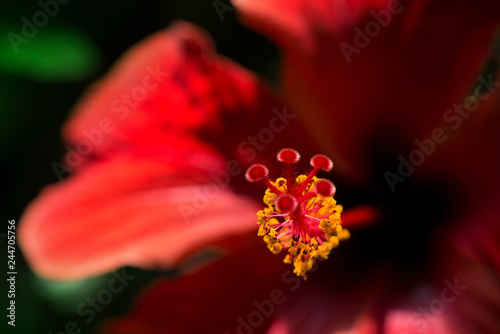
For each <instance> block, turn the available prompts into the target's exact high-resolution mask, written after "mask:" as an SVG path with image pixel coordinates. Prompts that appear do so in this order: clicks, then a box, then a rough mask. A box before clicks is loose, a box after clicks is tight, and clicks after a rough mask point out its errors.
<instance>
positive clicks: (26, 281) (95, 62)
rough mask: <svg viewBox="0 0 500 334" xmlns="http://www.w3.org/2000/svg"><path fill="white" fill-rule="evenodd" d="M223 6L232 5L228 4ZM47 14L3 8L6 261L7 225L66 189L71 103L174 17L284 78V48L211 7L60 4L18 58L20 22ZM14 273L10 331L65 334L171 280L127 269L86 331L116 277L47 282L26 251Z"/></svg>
mask: <svg viewBox="0 0 500 334" xmlns="http://www.w3.org/2000/svg"><path fill="white" fill-rule="evenodd" d="M42 2H48V1H47V0H42ZM49 2H50V1H49ZM220 3H222V4H227V5H228V6H229V2H226V1H219V4H220ZM227 8H229V7H227ZM39 11H42V7H40V5H39V3H38V1H19V0H17V1H14V0H8V1H7V0H2V2H1V4H0V150H1V157H2V166H1V167H2V174H1V175H2V180H1V184H2V199H1V201H0V203H1V204H0V205H1V208H2V211H1V212H2V217H1V218H2V220H3V224H2V225H3V226H4V227H3V228H2V230H0V242H1V247H0V249H1V250H2V254H6V255H8V253H7V240H6V233H7V226H6V225H7V222H8V220H12V219H13V220H16V223H17V222H18V221H19V218H20V216H21V214H22V212H23V210H24V208H25V207H26V205H27V204H28V203H29V202H30V201H31V200H32V199H34V198H35V197H36V196H37V194H38V193H39V191H40V190H41V189H42V188H43V187H44V186H46V185H48V184H51V183H56V182H58V178H57V176H56V174H55V172H54V170H53V168H52V166H51V164H52V163H53V162H54V161H60V160H61V157H62V155H63V153H64V144H63V142H62V140H61V136H60V129H61V126H62V124H63V123H64V121H65V120H66V118H67V117H68V115H69V112H70V110H71V108H72V106H73V105H74V104H75V103H76V102H77V100H78V98H79V96H80V95H81V94H82V92H83V91H84V90H85V88H86V87H87V86H88V85H89V84H90V83H92V82H93V81H94V80H96V79H97V78H99V77H100V76H102V75H104V74H105V73H106V71H107V69H109V67H110V66H111V65H112V64H113V63H114V62H115V61H116V60H117V59H118V58H119V57H120V55H121V54H122V53H123V52H124V51H125V50H127V49H128V48H129V47H130V46H132V45H133V44H135V43H136V42H138V41H140V40H141V39H143V38H144V37H146V36H148V35H149V34H151V33H153V32H155V31H158V30H160V29H163V28H164V27H166V26H168V25H169V24H170V23H171V22H173V21H175V20H186V21H189V22H193V23H195V24H197V25H199V26H201V27H203V28H205V29H206V30H207V31H208V32H209V34H210V35H211V36H212V37H213V39H214V40H215V43H216V45H217V51H218V52H219V53H221V54H224V55H226V56H228V57H230V58H232V59H233V60H234V61H236V62H238V63H240V64H241V65H243V66H245V67H247V68H250V69H252V70H254V71H256V72H257V73H259V74H260V75H262V76H264V77H265V78H267V79H268V80H269V81H270V82H275V81H276V76H277V73H276V72H277V68H278V65H277V64H278V58H279V55H278V52H277V51H276V49H275V48H274V47H273V46H272V44H271V43H269V42H268V41H267V40H265V39H264V38H263V37H261V36H258V35H256V34H254V33H253V32H251V31H249V30H247V29H246V28H244V27H243V26H242V25H241V24H240V23H239V22H238V21H237V17H236V13H235V11H231V10H227V11H225V12H224V13H223V17H222V19H221V17H220V15H219V14H218V13H217V11H216V9H215V8H214V1H213V0H179V1H171V0H164V1H152V0H149V1H144V0H142V1H138V0H136V1H132V0H128V1H124V0H122V1H97V0H86V1H83V0H70V1H69V2H68V3H66V4H64V5H61V4H59V8H58V12H57V13H56V14H55V15H54V16H53V17H49V18H48V20H47V23H46V24H45V25H43V26H42V27H40V28H38V32H36V34H35V35H34V36H33V37H31V38H27V41H28V42H27V43H23V44H19V46H18V52H17V53H16V52H15V50H14V47H13V46H12V44H11V42H10V41H9V37H8V36H9V33H15V34H17V35H18V36H20V37H24V36H23V35H22V28H23V26H24V25H25V23H24V22H23V21H22V18H23V17H26V18H27V19H28V20H29V21H30V22H33V16H34V15H37V14H36V13H37V12H39ZM10 36H12V35H10ZM96 233H98V231H96ZM6 255H5V256H2V257H3V259H4V260H2V262H3V263H4V264H5V265H2V268H5V272H7V271H8V270H7V260H8V259H7V256H6ZM16 269H17V272H18V275H17V279H16V298H15V300H16V327H15V328H14V327H11V326H8V325H7V321H8V319H7V318H6V314H7V312H8V311H7V310H6V307H8V303H9V299H8V298H7V292H8V287H7V285H5V283H3V284H2V291H0V294H1V295H2V298H1V299H0V300H1V301H2V302H1V305H0V306H1V307H0V308H1V309H3V310H4V311H3V312H2V314H1V318H2V323H1V326H0V328H2V333H5V332H6V333H53V334H56V333H66V331H65V326H66V324H67V323H68V322H70V321H74V322H75V323H76V324H77V325H78V328H79V329H81V330H82V331H81V332H80V333H92V332H95V331H96V328H97V327H98V326H99V324H100V323H101V322H102V320H103V319H106V318H109V317H112V316H116V315H120V314H123V313H124V312H126V310H127V309H128V308H129V306H130V303H131V301H132V300H133V296H134V295H136V294H137V292H138V291H140V288H141V286H143V285H144V284H145V283H147V282H148V281H150V280H153V279H154V278H156V277H158V276H160V275H165V274H168V273H162V272H151V271H147V272H146V271H141V270H138V269H134V268H127V269H126V270H127V271H126V272H127V274H129V275H134V276H136V279H134V280H133V281H132V282H131V283H130V284H129V285H128V286H127V287H126V288H125V289H124V290H123V292H121V293H119V294H116V295H114V296H113V299H112V301H111V302H110V303H109V304H108V305H105V306H104V309H103V310H102V311H101V312H96V318H95V319H94V320H93V321H91V322H90V323H88V324H87V323H86V322H85V320H86V319H88V318H87V317H82V316H81V315H78V314H77V313H76V309H77V307H78V305H79V304H81V303H82V302H84V303H86V300H87V297H94V298H95V297H96V294H97V293H98V292H99V291H100V290H101V289H103V288H104V287H106V286H107V284H108V282H109V281H110V279H111V277H112V276H111V274H109V275H106V276H103V277H99V278H94V279H89V280H86V281H83V282H72V283H61V282H49V281H45V280H43V279H41V278H39V277H37V276H36V275H35V274H33V273H32V272H31V271H30V269H29V268H28V267H27V266H26V264H25V262H24V260H23V258H22V252H21V251H20V250H19V249H17V251H16ZM2 281H3V282H5V279H3V280H2ZM86 309H89V308H88V307H86ZM75 333H78V331H75Z"/></svg>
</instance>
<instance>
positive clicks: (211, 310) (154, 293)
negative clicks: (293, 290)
mask: <svg viewBox="0 0 500 334" xmlns="http://www.w3.org/2000/svg"><path fill="white" fill-rule="evenodd" d="M236 240H237V241H238V242H237V245H238V246H237V249H234V248H233V253H234V254H233V255H230V256H229V257H227V258H225V259H222V260H220V261H218V262H216V263H214V264H211V265H209V266H207V267H205V268H203V269H201V270H199V271H197V272H196V273H194V274H191V275H188V276H186V277H181V278H178V279H174V280H162V281H159V282H157V283H156V284H155V285H153V286H151V287H150V288H149V289H148V290H147V291H146V293H145V294H143V295H142V296H141V297H140V298H139V300H138V301H137V303H136V305H135V306H134V308H133V310H132V312H131V314H129V315H128V316H127V317H124V318H121V319H117V320H114V321H111V322H110V323H108V324H107V326H105V330H104V333H106V334H114V333H120V334H142V333H207V334H212V333H214V334H215V333H216V334H221V333H224V332H227V333H236V332H237V327H238V326H239V322H238V318H239V317H241V319H243V321H244V322H247V326H249V325H248V316H249V315H250V314H251V313H259V310H258V308H257V306H256V305H255V303H257V304H259V305H260V304H264V307H266V308H267V309H266V310H267V311H269V313H270V314H269V315H267V316H266V315H262V313H259V314H260V317H261V319H262V322H261V323H260V324H259V326H255V327H257V328H255V329H254V331H253V333H255V334H257V333H263V332H264V331H265V329H266V328H267V325H268V323H269V320H268V317H269V316H273V315H274V309H275V308H277V307H278V306H279V305H276V304H274V305H273V304H272V302H271V301H268V302H266V301H267V300H270V299H271V298H272V296H274V295H272V294H273V291H275V290H278V289H281V290H280V291H281V293H282V294H281V295H280V296H279V298H278V299H277V300H278V301H281V300H282V299H285V300H286V298H287V293H289V291H286V290H284V289H283V288H282V285H283V283H281V282H280V278H281V275H282V274H283V273H285V272H287V271H290V270H289V268H288V266H287V265H284V264H283V263H282V261H281V257H278V256H274V255H273V254H271V253H270V252H269V250H268V249H266V247H265V246H264V245H263V243H262V241H261V240H259V239H258V238H255V237H254V235H253V234H252V235H247V236H244V237H242V238H238V239H236ZM292 275H293V274H292ZM295 279H296V280H298V279H297V278H295ZM275 293H276V292H275ZM269 305H271V306H272V307H273V310H272V309H271V308H270V306H269ZM266 313H267V312H266ZM255 319H256V321H259V315H257V316H256V318H255ZM242 326H245V325H242ZM250 329H252V330H253V328H252V327H250Z"/></svg>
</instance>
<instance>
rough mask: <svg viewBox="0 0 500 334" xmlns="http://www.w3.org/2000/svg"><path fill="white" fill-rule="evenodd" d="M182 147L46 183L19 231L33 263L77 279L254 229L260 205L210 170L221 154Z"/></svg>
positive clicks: (178, 254) (167, 258)
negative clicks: (214, 177) (52, 184)
mask: <svg viewBox="0 0 500 334" xmlns="http://www.w3.org/2000/svg"><path fill="white" fill-rule="evenodd" d="M186 144H187V141H186V140H184V141H182V143H181V145H184V146H185V145H186ZM185 149H186V151H184V152H182V151H181V152H175V149H172V150H170V151H167V150H164V151H163V152H162V151H160V150H156V151H155V155H148V154H145V153H144V152H136V153H128V154H122V155H115V156H113V158H111V159H109V160H107V161H105V162H98V163H94V164H92V165H89V166H87V168H86V169H84V170H81V171H80V172H78V173H77V175H75V176H73V177H71V178H70V179H69V180H67V181H64V182H62V183H60V184H58V185H54V186H50V187H48V188H47V189H45V190H44V191H43V192H42V194H41V195H40V197H39V198H38V199H37V200H36V201H35V202H34V203H32V204H31V205H30V206H29V207H28V208H27V210H26V212H25V214H24V216H23V219H22V224H21V227H20V232H19V237H20V243H21V245H22V247H23V251H24V255H25V256H26V258H27V260H28V261H29V262H30V264H31V266H32V268H34V270H35V271H36V272H38V273H39V274H41V275H43V276H45V277H48V278H53V279H79V278H83V277H85V276H89V275H98V274H101V273H103V272H107V271H111V270H113V269H116V268H119V267H120V266H123V265H135V266H140V267H153V268H154V267H164V266H171V265H173V264H174V263H175V262H176V261H178V260H179V259H181V258H182V257H183V256H185V255H186V254H187V253H190V252H193V251H194V250H196V249H197V248H199V247H201V246H203V245H206V244H207V243H209V242H213V241H214V240H217V239H218V238H220V237H222V236H225V235H234V234H237V233H242V232H244V231H247V230H252V229H254V228H255V219H256V218H255V213H256V212H257V211H258V210H259V209H260V206H259V204H258V203H257V202H254V201H253V200H251V199H248V198H245V197H242V196H238V195H236V194H234V193H233V192H232V191H231V190H230V189H229V188H228V187H227V186H224V185H219V184H217V183H216V182H215V181H214V180H213V179H211V178H210V176H209V175H208V173H209V171H211V170H221V169H222V168H223V167H222V166H221V165H222V163H223V160H221V159H220V157H218V156H216V155H214V154H213V153H211V152H209V151H208V152H203V151H200V150H198V151H195V147H194V146H193V147H191V148H190V149H191V150H189V149H187V148H185ZM161 153H164V155H163V156H162V155H161ZM179 155H181V156H179Z"/></svg>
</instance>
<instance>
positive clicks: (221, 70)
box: [20, 0, 500, 334]
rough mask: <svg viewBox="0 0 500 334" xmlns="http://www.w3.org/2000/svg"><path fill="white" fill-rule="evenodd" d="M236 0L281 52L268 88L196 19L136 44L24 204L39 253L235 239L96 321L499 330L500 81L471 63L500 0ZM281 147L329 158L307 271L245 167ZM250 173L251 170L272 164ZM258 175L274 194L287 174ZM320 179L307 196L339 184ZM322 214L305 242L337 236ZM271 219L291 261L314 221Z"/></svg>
mask: <svg viewBox="0 0 500 334" xmlns="http://www.w3.org/2000/svg"><path fill="white" fill-rule="evenodd" d="M236 4H237V7H239V9H240V10H241V14H242V19H243V20H244V22H246V23H247V24H248V25H250V26H251V27H254V28H255V29H257V30H259V31H261V32H262V33H264V34H266V35H268V36H269V37H271V38H272V39H273V40H274V41H275V43H276V44H277V45H278V46H279V47H280V48H281V49H282V50H283V57H284V59H283V65H282V90H281V91H280V92H279V98H276V97H275V96H274V95H273V94H272V92H271V91H270V89H268V88H267V87H266V86H265V85H264V84H263V83H262V82H261V81H259V80H258V79H257V78H256V77H255V76H254V75H252V74H251V73H249V72H248V71H246V70H244V69H242V68H241V67H239V66H238V65H236V64H234V63H232V62H231V61H230V60H228V59H225V58H223V57H220V56H218V55H216V54H215V53H214V51H213V46H212V45H211V44H210V41H209V38H208V37H207V36H205V35H204V34H203V33H202V32H200V31H199V30H198V29H197V28H195V27H193V26H191V25H188V24H186V23H178V24H176V25H174V26H173V27H171V28H169V29H168V30H165V31H164V32H160V33H158V34H156V35H154V36H152V37H150V38H149V39H148V40H146V41H144V42H142V43H141V44H140V45H138V46H137V47H135V48H134V49H132V50H131V51H130V52H129V53H128V54H127V55H126V56H125V57H124V59H123V60H122V61H121V62H120V63H119V64H118V65H116V67H115V68H114V69H113V70H112V71H111V73H110V74H109V75H108V76H107V77H106V78H104V79H103V80H102V81H101V82H98V83H96V84H95V86H94V87H92V88H91V89H90V91H89V93H88V94H87V96H86V97H85V98H84V99H83V102H81V103H80V104H79V105H78V106H77V108H76V111H75V113H74V115H73V116H72V118H71V119H70V120H69V121H68V123H67V124H66V126H65V128H64V136H65V139H66V140H67V142H68V143H69V144H70V147H71V148H72V149H71V151H69V152H68V154H67V155H66V158H65V159H64V162H63V163H64V165H65V166H66V167H67V168H70V169H72V170H73V171H74V175H73V176H71V177H70V178H69V179H68V180H65V181H64V182H62V183H60V184H58V185H54V186H51V187H49V188H47V189H46V190H44V192H43V193H42V194H41V195H40V197H39V198H38V199H36V200H35V201H34V202H33V203H32V204H31V205H30V206H29V207H28V209H27V211H26V213H25V215H24V217H23V221H22V225H21V231H20V239H21V240H20V242H21V244H22V246H23V249H24V252H25V255H26V257H27V259H28V260H29V262H30V263H31V265H32V267H33V268H34V269H35V270H36V271H37V272H38V273H40V274H41V275H43V276H46V277H49V278H53V279H78V278H82V277H86V276H89V275H97V274H100V273H103V272H106V271H110V270H113V269H116V268H119V267H120V266H122V265H136V266H141V267H145V268H156V267H171V266H175V265H177V264H179V263H180V262H181V261H183V260H184V259H185V258H186V257H188V256H190V255H192V254H193V253H194V252H196V251H198V250H200V249H204V248H205V247H207V246H209V245H218V246H221V247H223V248H224V249H226V250H227V251H228V256H227V257H225V258H224V259H222V260H220V261H217V262H215V263H213V264H211V265H208V266H206V267H204V268H202V269H201V270H199V271H197V272H195V273H193V274H190V275H185V276H183V277H181V278H178V279H176V280H165V281H160V282H158V283H157V284H156V285H154V286H152V287H150V289H149V291H147V292H146V293H145V294H144V295H143V296H141V298H140V299H139V301H138V302H137V304H136V306H135V307H134V308H133V310H132V311H131V314H130V315H129V316H128V317H126V318H123V319H118V320H116V321H113V322H111V323H109V324H108V325H107V326H106V327H105V331H106V332H107V333H122V334H123V333H145V332H189V333H224V332H227V333H256V332H269V333H378V332H384V333H424V332H425V333H482V332H485V333H496V332H497V331H498V330H499V329H500V322H499V320H498V317H497V315H498V314H499V312H500V282H499V275H498V273H499V270H500V248H499V247H498V244H499V241H500V240H499V239H500V231H499V225H498V224H499V218H500V212H499V209H498V205H497V203H498V199H500V194H499V191H498V189H499V188H498V186H499V183H500V178H499V177H498V176H497V173H498V170H499V165H500V159H499V158H498V147H497V145H498V143H499V139H500V138H499V135H498V124H499V123H498V121H499V119H498V114H497V113H495V107H496V103H497V95H498V93H497V91H496V88H497V85H498V84H497V83H496V82H495V76H494V74H493V73H491V72H483V69H484V67H485V65H486V63H487V60H488V57H489V54H490V52H491V49H490V47H491V42H492V37H493V35H494V31H495V29H496V28H497V25H498V22H499V19H500V8H499V7H500V5H499V4H496V3H494V2H489V1H479V3H478V2H474V3H473V2H471V1H456V2H454V3H447V2H438V1H419V2H410V1H408V2H406V1H401V2H398V1H384V0H382V1H368V0H365V1H315V2H311V1H301V0H297V1H290V2H286V3H285V2H284V1H271V0H268V1H239V2H237V3H236ZM484 73H486V74H484ZM283 147H293V148H295V149H296V150H298V151H299V152H300V153H301V154H302V155H303V156H304V157H306V158H309V157H311V156H313V155H314V154H315V153H318V152H321V153H324V154H326V155H328V156H330V157H331V158H333V160H334V162H335V165H336V167H335V171H336V173H337V175H339V176H340V177H337V179H335V183H336V185H337V188H338V196H337V195H336V196H337V197H338V199H339V203H340V204H343V205H345V207H346V212H345V213H342V215H341V220H342V225H343V226H344V227H347V228H350V227H352V234H353V237H352V238H351V240H349V241H347V242H344V243H342V246H341V247H339V248H338V249H335V250H334V251H333V252H332V255H331V257H332V259H330V260H327V261H325V262H319V263H317V262H307V261H305V262H301V263H302V265H303V267H304V268H305V271H301V270H298V271H299V273H298V274H299V276H305V275H302V274H304V273H305V272H308V273H310V275H309V279H308V280H307V282H305V281H303V280H302V279H300V278H298V277H297V276H296V275H295V274H294V273H293V272H292V271H293V269H294V268H290V266H289V265H286V264H284V263H282V262H283V261H282V260H283V258H282V257H279V256H275V255H272V254H271V253H270V252H269V250H267V249H266V247H265V245H264V244H263V243H262V241H260V240H258V238H257V237H256V236H255V234H256V233H257V231H256V230H257V228H256V225H255V222H256V221H257V217H256V213H257V212H258V211H260V210H263V209H265V204H264V203H262V201H261V199H262V196H263V194H264V190H265V189H264V187H262V186H259V184H256V185H253V184H248V183H246V181H245V179H244V172H245V170H246V169H247V168H248V167H249V166H250V165H252V164H254V163H258V164H261V165H264V166H267V167H268V168H269V175H271V176H273V177H275V176H279V171H278V170H279V168H277V167H278V163H277V162H274V161H275V154H276V152H278V151H279V150H280V149H281V148H283ZM321 157H323V156H321ZM325 159H326V158H325ZM285 160H286V159H285ZM317 164H318V163H317ZM318 166H320V167H325V165H324V164H323V163H319V165H318ZM301 167H302V166H299V169H300V168H301ZM316 167H317V166H315V163H314V162H313V172H314V173H315V170H316ZM320 169H321V168H320ZM323 169H329V168H323ZM250 171H251V170H250ZM255 171H256V170H254V172H255ZM263 171H264V172H263ZM257 172H259V173H260V174H259V173H257V174H256V175H257V177H254V179H255V180H257V179H265V178H266V177H267V173H268V171H267V169H264V168H263V167H262V168H261V169H260V170H257ZM320 173H321V172H320ZM259 175H260V176H259ZM328 175H329V174H326V173H324V174H321V175H320V176H321V177H328ZM254 176H255V175H254ZM250 179H252V177H251V178H250ZM285 179H286V180H287V181H288V180H293V179H292V178H290V177H289V176H287V175H285ZM290 182H293V181H288V186H289V187H292V186H290V184H291V183H290ZM301 182H304V181H297V184H296V186H297V187H298V189H300V191H298V190H297V191H296V192H294V191H292V192H290V191H288V190H287V196H288V197H287V196H284V197H281V198H285V199H284V202H273V201H274V200H275V199H274V197H273V199H272V200H271V201H270V202H269V203H266V204H268V205H269V206H273V203H275V204H274V206H275V207H276V209H277V214H279V213H280V212H281V213H284V214H287V213H290V212H291V211H292V210H294V209H295V208H296V207H297V203H295V204H294V200H296V199H297V197H299V198H300V196H301V195H302V194H303V193H302V191H303V190H304V189H305V188H307V187H308V184H307V183H306V182H304V184H305V186H304V189H303V188H301ZM314 182H316V181H314ZM267 183H268V184H267V185H268V187H270V188H271V192H272V188H273V186H274V187H278V188H279V186H280V184H279V182H277V183H270V182H269V181H268V182H267ZM325 184H326V185H330V183H328V182H326V183H324V185H325ZM315 187H317V183H316V186H315ZM327 187H328V186H327ZM292 188H293V187H292ZM307 189H309V188H307ZM311 189H313V188H312V185H311ZM314 189H316V190H314V191H316V192H315V193H312V195H310V196H316V194H321V195H325V194H326V196H330V195H333V192H331V191H328V192H325V193H322V191H320V190H317V188H314ZM278 190H279V189H278ZM279 191H280V192H285V191H284V189H281V190H279ZM311 191H312V190H311ZM280 192H278V191H275V192H274V195H280ZM268 193H269V192H268ZM308 196H309V195H308ZM275 197H276V196H275ZM277 197H279V196H277ZM310 199H311V198H306V199H304V198H300V203H301V205H302V203H306V204H307V203H308V202H303V201H307V200H310ZM332 200H333V199H332ZM329 201H330V200H329ZM329 203H330V204H331V203H333V202H329ZM364 203H369V204H370V205H371V206H370V207H374V208H376V212H377V215H376V216H377V217H378V218H377V220H376V221H375V223H376V224H371V225H369V226H366V225H365V226H358V227H357V225H356V223H359V222H363V221H365V220H367V219H369V218H371V217H374V215H372V211H371V210H370V209H360V210H355V209H354V210H349V209H350V207H354V206H355V205H356V204H364ZM330 204H328V203H321V205H324V206H325V207H326V206H328V205H330ZM331 205H335V204H331ZM322 208H323V207H322ZM332 210H335V207H333V209H332ZM338 211H340V208H339V210H338ZM318 212H319V211H318ZM334 213H335V212H333V211H331V212H329V213H328V215H323V214H316V213H314V214H313V217H312V218H315V219H317V220H318V221H323V226H322V227H320V223H319V222H318V225H317V226H315V227H314V228H316V229H315V233H316V234H315V235H314V238H315V240H317V242H318V243H320V241H321V242H325V243H327V242H330V241H331V240H332V239H331V238H332V237H334V235H333V232H329V230H328V227H331V226H334V227H335V226H336V225H335V224H336V221H330V223H329V225H328V224H327V225H328V226H326V225H325V224H326V223H325V222H324V220H328V219H330V218H328V217H330V216H331V215H334ZM337 213H338V212H337ZM270 214H271V213H267V216H270ZM273 214H275V213H274V212H273ZM309 214H311V213H310V212H309ZM267 218H269V217H267ZM271 218H274V217H271ZM339 219H340V218H339ZM268 223H269V222H267V221H266V222H264V224H261V226H268V225H269V224H268ZM303 223H304V222H303ZM338 223H339V224H340V221H339V222H338ZM266 224H267V225H266ZM283 226H284V225H283ZM294 226H295V225H294ZM281 227H282V225H280V228H281ZM361 227H363V228H361ZM312 228H313V227H311V229H312ZM272 231H275V232H276V233H281V232H282V230H281V229H268V230H266V231H264V232H262V233H260V232H259V234H262V235H263V236H264V239H265V240H266V237H267V240H266V241H267V243H268V246H269V248H270V249H272V250H273V251H275V252H278V251H279V250H281V249H280V247H283V248H285V249H288V252H289V253H288V254H291V256H292V257H294V258H293V260H290V259H288V260H286V259H287V258H285V260H286V261H287V262H294V261H295V260H296V259H295V254H293V252H290V249H292V248H293V247H292V245H293V243H292V241H290V240H291V239H293V237H296V236H300V238H302V239H301V240H299V241H304V238H307V237H308V236H309V237H310V236H311V235H310V234H300V233H299V232H295V231H294V232H292V233H291V234H290V235H287V236H288V237H289V238H288V237H287V240H288V242H289V243H284V244H282V243H280V245H279V246H278V245H276V243H275V242H274V241H273V242H269V240H271V239H270V238H271V237H274V238H276V235H273V233H275V232H272ZM339 232H340V230H339ZM282 236H283V235H281V236H277V239H283V238H281V237H282ZM311 240H312V239H311ZM299 241H297V242H299ZM309 241H310V240H309ZM306 246H307V247H309V248H308V249H310V247H313V246H314V247H319V246H318V245H313V244H312V241H311V242H310V243H309V244H307V245H306ZM306 246H303V247H302V249H301V250H300V252H303V249H306V248H307V247H306ZM276 247H277V248H276ZM318 249H319V248H316V249H314V251H315V252H318ZM328 250H330V249H328ZM308 251H309V250H308ZM312 254H313V253H311V252H310V253H308V254H307V255H308V256H312V257H314V256H313V255H312ZM298 258H299V257H297V259H298ZM294 263H295V262H294ZM315 263H317V266H316V265H315ZM299 268H302V267H300V266H299ZM295 269H296V270H297V265H296V266H295ZM296 273H297V272H296ZM193 319H196V320H193Z"/></svg>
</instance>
